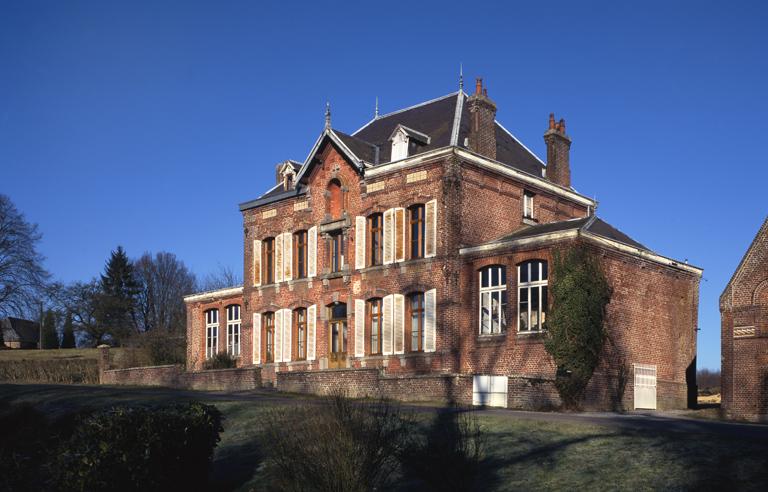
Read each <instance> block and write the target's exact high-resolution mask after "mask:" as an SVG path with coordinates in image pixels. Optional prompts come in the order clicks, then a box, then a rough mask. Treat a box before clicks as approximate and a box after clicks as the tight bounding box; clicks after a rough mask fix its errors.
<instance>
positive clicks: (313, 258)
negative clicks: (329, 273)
mask: <svg viewBox="0 0 768 492" xmlns="http://www.w3.org/2000/svg"><path fill="white" fill-rule="evenodd" d="M316 275H317V226H314V227H310V228H309V231H307V277H314V276H316Z"/></svg>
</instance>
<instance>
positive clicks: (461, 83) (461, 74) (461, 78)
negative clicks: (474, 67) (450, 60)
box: [459, 62, 464, 91]
mask: <svg viewBox="0 0 768 492" xmlns="http://www.w3.org/2000/svg"><path fill="white" fill-rule="evenodd" d="M463 90H464V64H463V63H461V62H459V91H463Z"/></svg>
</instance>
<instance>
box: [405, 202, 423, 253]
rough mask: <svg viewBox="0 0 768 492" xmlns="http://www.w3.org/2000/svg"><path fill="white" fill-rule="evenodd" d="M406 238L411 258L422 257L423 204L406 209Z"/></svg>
mask: <svg viewBox="0 0 768 492" xmlns="http://www.w3.org/2000/svg"><path fill="white" fill-rule="evenodd" d="M408 238H409V240H410V246H409V248H408V249H409V252H410V257H411V258H424V205H413V206H412V207H410V208H409V209H408Z"/></svg>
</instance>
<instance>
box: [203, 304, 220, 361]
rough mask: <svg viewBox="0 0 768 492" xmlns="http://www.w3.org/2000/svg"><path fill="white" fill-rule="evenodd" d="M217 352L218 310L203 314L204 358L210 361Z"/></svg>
mask: <svg viewBox="0 0 768 492" xmlns="http://www.w3.org/2000/svg"><path fill="white" fill-rule="evenodd" d="M218 351H219V310H218V309H209V310H208V311H206V312H205V358H206V359H210V358H211V357H213V356H215V355H216V353H217V352H218Z"/></svg>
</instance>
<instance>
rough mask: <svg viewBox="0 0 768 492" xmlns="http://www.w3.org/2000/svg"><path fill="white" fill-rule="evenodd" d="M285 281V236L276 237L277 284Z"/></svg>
mask: <svg viewBox="0 0 768 492" xmlns="http://www.w3.org/2000/svg"><path fill="white" fill-rule="evenodd" d="M282 281H283V235H282V234H278V235H277V236H275V283H277V282H282Z"/></svg>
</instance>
